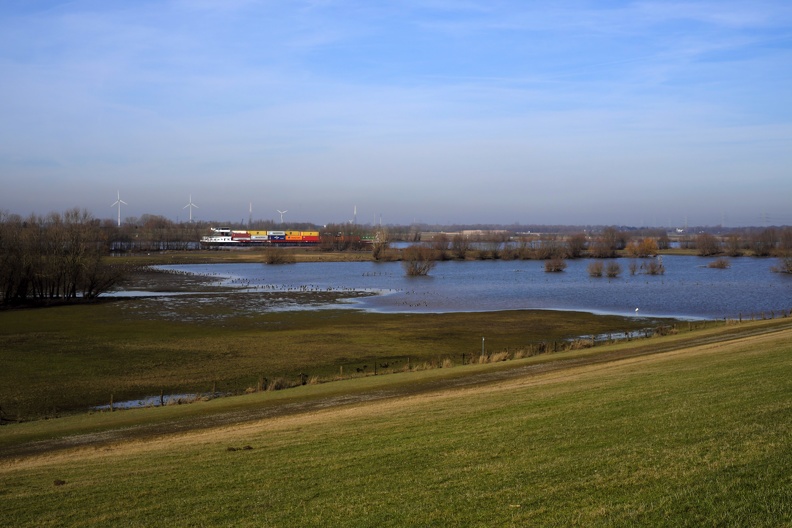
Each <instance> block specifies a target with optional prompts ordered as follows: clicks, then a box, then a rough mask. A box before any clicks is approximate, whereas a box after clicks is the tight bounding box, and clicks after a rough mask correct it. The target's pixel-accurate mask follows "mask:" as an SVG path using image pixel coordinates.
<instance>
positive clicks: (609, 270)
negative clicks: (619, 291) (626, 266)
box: [605, 262, 622, 279]
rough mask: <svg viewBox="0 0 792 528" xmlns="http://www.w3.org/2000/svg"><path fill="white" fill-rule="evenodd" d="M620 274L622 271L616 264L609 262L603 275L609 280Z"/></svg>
mask: <svg viewBox="0 0 792 528" xmlns="http://www.w3.org/2000/svg"><path fill="white" fill-rule="evenodd" d="M621 272H622V269H621V266H619V263H618V262H609V263H608V266H607V267H606V268H605V275H607V276H608V278H610V279H615V278H616V277H618V276H619V275H621Z"/></svg>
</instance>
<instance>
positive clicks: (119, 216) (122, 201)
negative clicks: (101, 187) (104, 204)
mask: <svg viewBox="0 0 792 528" xmlns="http://www.w3.org/2000/svg"><path fill="white" fill-rule="evenodd" d="M116 196H117V197H118V199H117V200H116V201H115V203H114V204H113V205H111V206H110V207H115V206H116V205H117V206H118V227H121V204H124V205H129V204H128V203H126V202H125V201H124V200H122V199H121V191H116Z"/></svg>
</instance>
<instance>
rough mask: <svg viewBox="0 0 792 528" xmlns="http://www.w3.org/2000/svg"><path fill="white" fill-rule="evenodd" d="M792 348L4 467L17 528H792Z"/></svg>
mask: <svg viewBox="0 0 792 528" xmlns="http://www.w3.org/2000/svg"><path fill="white" fill-rule="evenodd" d="M791 337H792V335H790V331H789V330H786V331H784V332H783V333H781V334H776V335H769V336H759V337H753V338H751V339H746V340H739V339H738V340H734V341H732V342H729V343H718V344H714V345H707V346H700V347H696V348H689V349H683V350H680V351H678V352H671V353H667V354H662V355H656V356H648V357H641V358H636V359H631V360H625V361H621V362H617V363H609V364H604V365H594V366H587V367H580V368H575V369H571V370H567V371H563V372H554V373H551V374H546V375H543V376H538V377H532V378H525V379H520V380H515V381H510V382H504V383H501V384H498V385H495V386H485V387H478V388H469V389H460V390H454V391H445V392H442V393H437V394H430V395H422V396H415V397H410V398H405V399H399V400H391V401H386V402H377V403H369V404H363V405H356V406H352V407H343V408H338V409H330V410H327V411H321V412H316V413H312V414H308V415H298V416H293V417H287V418H280V419H272V420H265V421H262V422H258V423H255V424H247V425H244V426H239V427H232V428H228V429H223V430H219V431H205V432H202V433H199V434H188V435H181V436H173V437H168V438H166V439H163V440H161V441H154V442H145V443H132V444H123V445H120V446H117V447H116V448H113V449H106V450H96V451H88V450H83V451H79V452H77V453H74V454H61V455H57V456H52V457H51V458H48V457H41V458H33V459H28V460H23V461H19V462H15V463H8V462H6V463H4V465H3V466H0V496H2V497H3V504H4V506H3V515H4V516H5V518H6V519H8V520H9V521H10V523H11V524H13V525H19V526H48V525H53V526H54V525H62V524H67V525H68V524H79V525H82V526H105V525H113V524H125V525H129V526H176V525H182V526H185V525H207V526H209V525H234V526H297V525H300V526H405V525H413V526H414V525H424V526H432V525H436V526H510V525H515V526H520V525H528V524H531V525H572V524H584V525H634V524H642V525H651V526H656V525H687V526H701V525H724V526H727V525H732V526H763V525H764V526H779V525H789V524H790V523H792V449H791V448H792V445H791V444H792V430H790V429H792V403H791V400H790V398H789V394H790V393H791V392H790V391H792V354H791V353H792V344H790V343H792V339H790V338H791ZM364 381H365V380H364ZM244 446H250V447H252V449H250V450H236V451H229V450H228V447H236V448H241V447H244ZM56 479H61V480H63V481H65V482H66V484H65V485H62V486H55V485H54V484H53V483H54V481H55V480H56Z"/></svg>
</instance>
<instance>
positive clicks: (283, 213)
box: [275, 209, 289, 224]
mask: <svg viewBox="0 0 792 528" xmlns="http://www.w3.org/2000/svg"><path fill="white" fill-rule="evenodd" d="M275 210H276V211H278V212H279V213H280V215H281V224H282V223H283V215H285V214H286V213H288V212H289V210H288V209H286V210H285V211H281V210H280V209H275Z"/></svg>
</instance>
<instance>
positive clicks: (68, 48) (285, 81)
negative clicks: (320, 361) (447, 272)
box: [0, 0, 792, 226]
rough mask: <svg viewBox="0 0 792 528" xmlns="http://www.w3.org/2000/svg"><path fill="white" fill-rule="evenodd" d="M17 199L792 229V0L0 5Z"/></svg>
mask: <svg viewBox="0 0 792 528" xmlns="http://www.w3.org/2000/svg"><path fill="white" fill-rule="evenodd" d="M0 79H2V82H0V116H2V119H1V120H0V178H2V192H0V210H5V211H8V212H12V213H19V214H23V215H27V214H29V213H32V212H35V213H39V214H46V213H48V212H51V211H63V210H66V209H69V208H72V207H80V208H86V209H88V210H89V211H91V212H92V213H93V214H94V215H95V216H97V217H100V218H114V217H115V214H116V211H115V210H114V209H113V208H112V207H110V204H112V203H113V202H114V201H115V199H116V192H117V191H120V193H121V198H122V199H123V200H124V201H126V202H127V203H128V204H129V205H128V206H126V207H125V208H124V209H122V215H123V216H124V217H127V216H140V215H143V214H156V215H163V216H166V217H168V218H171V219H173V220H177V219H178V220H185V219H186V218H187V214H188V213H187V210H185V209H184V208H183V207H184V205H186V204H187V202H188V197H189V196H190V195H191V196H192V201H193V202H194V203H195V204H197V205H198V207H199V208H198V209H195V210H194V211H193V214H194V217H195V218H197V219H201V220H218V221H223V220H232V221H233V220H240V221H241V220H243V219H244V220H247V218H248V209H249V207H250V204H251V203H252V208H253V217H254V218H261V219H277V218H278V217H279V215H278V214H277V212H276V209H280V210H284V209H285V210H288V213H287V214H286V216H285V219H286V220H294V221H306V222H316V223H320V224H323V223H328V222H342V221H346V220H350V219H351V218H352V212H353V209H354V208H355V207H357V219H358V221H359V222H375V221H376V222H379V220H380V218H382V221H383V223H409V222H412V221H414V220H415V221H421V222H427V223H512V222H519V223H522V224H531V223H546V224H555V223H561V224H625V225H670V226H676V225H682V224H684V222H685V221H687V222H689V223H690V224H691V225H717V224H720V223H724V224H725V225H731V226H734V225H763V224H764V223H771V224H792V3H790V2H788V1H785V0H784V1H781V0H779V1H761V0H758V1H752V2H745V1H729V0H719V1H700V2H674V1H670V2H659V1H643V2H622V1H583V0H581V1H568V2H558V1H542V0H539V1H532V2H524V1H511V0H500V1H499V0H487V1H484V0H460V1H450V0H420V1H419V0H392V1H382V2H375V1H354V0H337V1H336V0H314V1H307V0H306V1H285V0H284V1H254V0H222V1H221V0H194V1H190V0H172V1H156V2H155V1H146V0H140V1H134V2H132V1H130V2H112V1H105V0H75V1H70V2H58V1H43V0H42V1H35V0H32V1H23V0H6V1H4V2H2V4H0Z"/></svg>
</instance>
